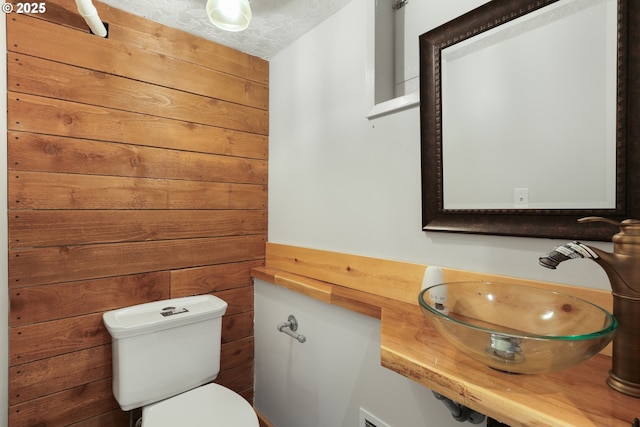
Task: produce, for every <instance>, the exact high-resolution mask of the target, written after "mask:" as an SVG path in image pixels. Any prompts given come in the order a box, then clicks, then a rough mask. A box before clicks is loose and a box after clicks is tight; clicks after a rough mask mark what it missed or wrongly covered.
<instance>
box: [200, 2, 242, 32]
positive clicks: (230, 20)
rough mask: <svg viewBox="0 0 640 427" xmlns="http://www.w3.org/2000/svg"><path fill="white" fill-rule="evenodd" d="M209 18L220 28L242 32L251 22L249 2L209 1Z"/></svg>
mask: <svg viewBox="0 0 640 427" xmlns="http://www.w3.org/2000/svg"><path fill="white" fill-rule="evenodd" d="M207 16H208V17H209V19H210V20H211V22H212V23H213V25H215V26H216V27H218V28H221V29H223V30H226V31H242V30H244V29H245V28H247V27H248V26H249V22H250V21H251V7H249V0H207Z"/></svg>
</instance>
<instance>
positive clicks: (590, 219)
mask: <svg viewBox="0 0 640 427" xmlns="http://www.w3.org/2000/svg"><path fill="white" fill-rule="evenodd" d="M578 222H606V223H607V224H611V225H615V226H616V227H622V223H621V222H618V221H614V220H612V219H609V218H603V217H601V216H586V217H584V218H580V219H579V220H578Z"/></svg>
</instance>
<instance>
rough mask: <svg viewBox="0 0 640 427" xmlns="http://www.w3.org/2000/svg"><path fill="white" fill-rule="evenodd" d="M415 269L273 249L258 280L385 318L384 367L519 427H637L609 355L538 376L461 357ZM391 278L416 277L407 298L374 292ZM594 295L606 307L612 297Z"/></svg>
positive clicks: (638, 407)
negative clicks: (421, 295) (610, 382)
mask: <svg viewBox="0 0 640 427" xmlns="http://www.w3.org/2000/svg"><path fill="white" fill-rule="evenodd" d="M407 267H408V268H407ZM415 268H416V266H415V265H414V264H411V265H407V264H402V263H397V262H395V261H388V260H374V259H368V258H363V257H358V256H350V255H345V254H336V253H332V252H324V251H316V250H310V249H305V248H296V247H290V246H282V245H274V244H268V245H267V262H266V267H264V268H257V269H254V270H252V271H253V275H254V277H256V278H260V279H262V280H265V281H268V282H271V283H274V284H276V285H279V286H283V287H286V288H289V289H291V290H293V291H296V292H299V293H302V294H305V295H307V296H310V297H312V298H316V299H318V300H321V301H324V302H327V303H330V304H335V305H339V306H341V307H344V308H347V309H349V310H352V311H355V312H359V313H362V314H365V315H368V316H372V317H376V318H379V319H380V321H381V349H380V357H381V364H382V366H384V367H386V368H388V369H391V370H393V371H395V372H397V373H398V374H400V375H403V376H405V377H407V378H409V379H411V380H413V381H415V382H417V383H419V384H422V385H424V386H425V387H427V388H429V389H431V390H433V391H435V392H437V393H440V394H442V395H443V396H446V397H448V398H450V399H452V400H454V401H456V402H459V403H462V404H464V405H465V406H468V407H469V408H471V409H474V410H476V411H478V412H480V413H483V414H486V415H488V416H490V417H492V418H495V419H497V420H498V421H501V422H503V423H506V424H508V425H510V426H512V427H520V426H536V427H543V426H548V427H592V426H593V427H631V426H632V425H633V421H634V418H636V417H638V418H640V398H633V397H630V396H626V395H624V394H621V393H619V392H616V391H614V390H613V389H611V388H610V387H609V386H607V385H606V383H605V380H606V378H607V375H608V371H609V369H610V367H611V357H610V356H608V355H606V352H605V354H599V355H596V356H594V357H592V358H591V359H589V360H587V361H585V362H583V363H581V364H579V365H576V366H574V367H572V368H568V369H564V370H561V371H558V372H553V373H549V374H539V375H524V374H523V375H518V374H507V373H503V372H499V371H496V370H493V369H491V368H489V367H487V366H485V365H483V364H481V363H479V362H476V361H475V360H473V359H471V358H469V357H468V356H466V355H464V354H463V353H461V352H459V351H458V350H456V349H455V348H454V347H452V346H451V345H449V344H448V343H447V341H446V340H445V339H444V338H442V337H441V336H440V335H439V334H438V333H437V332H436V331H435V329H433V327H432V326H431V324H430V323H429V322H428V321H427V320H426V319H425V317H424V316H423V314H422V312H421V310H420V307H419V306H418V304H417V293H418V289H413V286H414V285H413V283H414V282H415V281H416V277H414V276H416V274H417V273H416V272H415ZM423 268H424V267H423ZM369 270H370V271H369ZM389 271H392V272H393V274H394V275H393V277H394V279H397V278H398V276H401V275H402V273H399V272H401V271H410V272H411V273H410V275H407V277H404V278H403V277H400V280H404V281H405V283H412V285H411V287H409V288H408V289H407V295H406V296H402V294H401V293H400V292H399V291H398V289H391V290H389V289H386V288H384V287H380V286H379V285H376V284H375V283H374V286H371V287H369V288H367V284H368V283H370V282H371V281H372V279H373V281H374V282H375V281H376V280H379V279H381V278H382V279H387V280H388V279H389V277H390V276H389ZM447 274H448V275H449V277H456V278H457V277H460V276H461V275H463V276H464V277H465V278H466V277H469V275H470V274H473V273H466V272H460V271H448V272H445V279H447ZM478 277H479V278H480V279H485V278H484V277H482V275H478ZM503 279H505V278H503ZM506 279H508V278H506ZM417 286H419V285H417ZM541 286H544V287H548V286H550V285H549V284H545V283H541ZM559 286H561V287H562V286H565V285H559ZM563 290H564V289H563ZM576 291H579V292H586V293H587V294H589V293H591V291H588V290H584V289H576ZM397 295H401V299H398V298H397V297H396V296H397ZM587 296H588V297H589V298H590V299H592V300H593V298H595V299H596V301H598V302H600V301H601V300H602V298H603V296H604V297H606V293H605V294H604V295H603V294H602V292H601V291H597V292H595V294H594V295H587ZM583 297H584V296H583ZM412 302H413V303H412ZM605 304H606V302H605ZM609 354H610V353H609ZM639 363H640V360H639Z"/></svg>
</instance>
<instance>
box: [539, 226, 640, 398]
mask: <svg viewBox="0 0 640 427" xmlns="http://www.w3.org/2000/svg"><path fill="white" fill-rule="evenodd" d="M594 221H601V222H607V223H610V224H614V225H616V226H618V227H620V231H619V232H618V233H617V234H615V235H614V236H613V239H612V240H613V253H609V252H605V251H603V250H600V249H597V248H593V247H590V246H587V245H585V244H583V243H580V242H577V241H576V242H571V243H567V244H566V245H562V246H558V247H557V248H555V249H554V250H553V251H551V252H549V253H548V254H547V255H545V256H543V257H541V258H540V259H539V261H540V265H542V266H544V267H547V268H552V269H555V268H556V267H557V266H558V264H560V263H561V262H563V261H566V260H568V259H574V258H585V259H592V260H593V261H595V262H597V263H598V264H599V265H600V266H601V267H602V268H603V269H604V271H605V272H606V273H607V276H608V277H609V281H610V282H611V289H612V294H613V315H614V316H615V317H616V319H617V320H618V330H617V332H616V336H615V338H614V339H613V363H612V368H611V370H610V371H609V377H608V378H607V384H608V385H609V386H610V387H612V388H613V389H614V390H617V391H619V392H621V393H624V394H628V395H630V396H634V397H640V220H635V219H627V220H624V221H622V222H616V221H612V220H609V219H606V218H600V217H587V218H581V219H579V220H578V222H594Z"/></svg>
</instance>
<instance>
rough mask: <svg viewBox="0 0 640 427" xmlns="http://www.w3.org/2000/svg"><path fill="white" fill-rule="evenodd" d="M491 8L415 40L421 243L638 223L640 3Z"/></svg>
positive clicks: (607, 233)
mask: <svg viewBox="0 0 640 427" xmlns="http://www.w3.org/2000/svg"><path fill="white" fill-rule="evenodd" d="M638 3H639V2H635V1H628V0H588V1H587V0H493V1H490V2H488V3H486V4H484V5H482V6H480V7H478V8H477V9H474V10H472V11H470V12H468V13H466V14H464V15H462V16H460V17H458V18H456V19H454V20H452V21H450V22H448V23H446V24H444V25H442V26H440V27H437V28H435V29H433V30H431V31H429V32H427V33H425V34H423V35H421V36H420V122H421V123H420V125H421V144H422V147H421V148H422V150H421V156H422V159H421V161H422V218H423V224H422V225H423V229H424V230H425V231H447V232H461V233H478V234H496V235H515V236H531V237H551V238H568V239H585V240H610V239H611V237H612V236H613V234H615V233H616V232H617V228H616V227H615V226H612V225H609V224H600V223H589V224H578V222H577V220H578V219H579V218H582V217H585V216H594V215H595V216H604V217H607V218H611V219H614V220H618V221H621V220H624V219H627V218H637V219H640V173H639V172H638V166H637V165H638V163H639V162H640V4H638Z"/></svg>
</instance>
